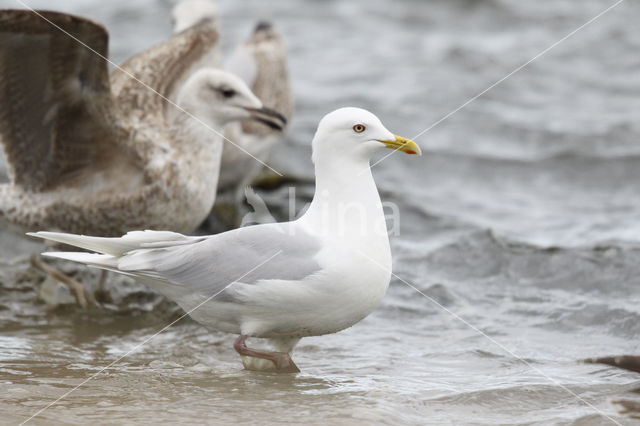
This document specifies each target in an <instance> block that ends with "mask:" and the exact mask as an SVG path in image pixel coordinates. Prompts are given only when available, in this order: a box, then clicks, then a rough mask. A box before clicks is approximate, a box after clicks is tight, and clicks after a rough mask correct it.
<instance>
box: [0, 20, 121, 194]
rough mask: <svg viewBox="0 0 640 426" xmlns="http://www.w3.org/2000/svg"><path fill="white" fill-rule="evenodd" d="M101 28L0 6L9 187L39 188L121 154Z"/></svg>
mask: <svg viewBox="0 0 640 426" xmlns="http://www.w3.org/2000/svg"><path fill="white" fill-rule="evenodd" d="M108 38H109V37H108V34H107V31H106V30H105V29H104V27H102V26H101V25H99V24H97V23H95V22H92V21H90V20H88V19H84V18H79V17H75V16H71V15H67V14H63V13H56V12H45V11H39V12H35V11H29V10H2V11H0V103H1V105H0V142H1V143H2V147H3V150H4V154H5V157H6V161H7V163H8V169H9V177H10V178H11V180H12V182H13V183H14V184H15V185H19V186H21V187H23V188H25V189H29V190H43V189H47V188H51V187H54V186H56V185H57V184H59V183H61V182H62V181H65V180H67V179H72V178H76V179H78V178H80V177H81V175H82V172H83V171H87V170H90V169H93V170H95V169H100V168H102V167H107V166H108V164H110V163H111V161H115V160H119V159H121V158H122V157H123V156H127V154H126V152H125V151H126V150H125V149H123V147H121V146H119V145H118V144H117V142H116V141H117V139H118V132H119V131H120V130H121V129H120V128H119V127H118V126H117V119H116V117H115V110H114V106H113V102H112V98H111V92H110V86H109V78H108V69H107V63H106V61H105V59H104V57H106V55H107V45H108Z"/></svg>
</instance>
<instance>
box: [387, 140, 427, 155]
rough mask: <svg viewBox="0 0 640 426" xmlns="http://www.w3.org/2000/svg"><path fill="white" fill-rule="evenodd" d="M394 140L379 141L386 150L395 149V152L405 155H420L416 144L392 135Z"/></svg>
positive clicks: (420, 151) (420, 152)
mask: <svg viewBox="0 0 640 426" xmlns="http://www.w3.org/2000/svg"><path fill="white" fill-rule="evenodd" d="M394 136H395V139H389V140H380V139H378V142H382V143H383V144H384V145H385V146H386V147H387V148H391V149H395V150H397V151H402V152H406V153H407V154H415V155H422V150H421V149H420V147H419V146H418V144H417V143H415V142H414V141H412V140H411V139H407V138H403V137H402V136H398V135H394Z"/></svg>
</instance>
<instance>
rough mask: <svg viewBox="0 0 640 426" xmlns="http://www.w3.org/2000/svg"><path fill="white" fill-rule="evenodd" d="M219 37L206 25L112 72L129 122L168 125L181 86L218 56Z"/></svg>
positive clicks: (126, 62) (120, 103)
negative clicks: (193, 73) (172, 105)
mask: <svg viewBox="0 0 640 426" xmlns="http://www.w3.org/2000/svg"><path fill="white" fill-rule="evenodd" d="M218 40H219V35H218V32H217V30H216V29H215V28H214V27H213V26H212V25H210V24H209V23H208V22H207V21H205V22H201V23H200V24H197V25H194V26H193V27H190V28H188V29H186V30H185V31H182V32H180V33H178V34H175V35H173V36H172V37H171V38H169V39H168V40H167V41H165V42H162V43H160V44H157V45H156V46H153V47H151V48H149V49H147V50H145V51H144V52H142V53H139V54H137V55H135V56H133V57H132V58H130V59H128V60H127V61H125V62H124V63H123V64H122V65H120V67H118V68H116V69H114V70H113V71H112V72H111V87H112V91H113V94H114V96H115V97H116V99H117V102H118V105H119V106H120V108H121V109H122V110H126V111H129V112H130V114H129V118H137V119H139V120H143V121H150V122H156V123H166V122H167V121H166V120H167V117H168V116H167V111H168V106H169V105H170V104H169V103H168V102H167V101H166V99H169V100H171V101H172V102H175V101H176V97H177V92H178V90H179V89H180V87H181V86H182V83H184V81H185V80H186V79H187V78H188V77H189V75H190V74H191V73H192V72H193V71H194V70H196V69H197V68H198V67H199V66H200V64H201V63H211V62H214V61H215V58H217V57H218V56H219V47H218Z"/></svg>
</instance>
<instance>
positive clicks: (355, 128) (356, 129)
mask: <svg viewBox="0 0 640 426" xmlns="http://www.w3.org/2000/svg"><path fill="white" fill-rule="evenodd" d="M365 129H366V127H364V124H356V125H355V126H353V131H354V132H356V133H362V132H364V131H365Z"/></svg>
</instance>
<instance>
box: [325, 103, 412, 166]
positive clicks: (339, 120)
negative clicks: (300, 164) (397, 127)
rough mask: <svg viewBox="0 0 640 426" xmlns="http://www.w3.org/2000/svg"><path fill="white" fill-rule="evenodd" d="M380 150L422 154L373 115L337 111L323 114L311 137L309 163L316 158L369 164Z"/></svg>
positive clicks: (357, 111)
mask: <svg viewBox="0 0 640 426" xmlns="http://www.w3.org/2000/svg"><path fill="white" fill-rule="evenodd" d="M383 148H390V149H394V150H397V151H402V152H405V153H407V154H416V155H422V151H421V150H420V147H419V146H418V144H416V143H415V142H414V141H412V140H410V139H407V138H403V137H401V136H397V135H394V134H393V133H391V132H390V131H389V130H387V129H386V127H384V125H383V124H382V122H381V121H380V119H379V118H378V117H376V116H375V115H374V114H372V113H370V112H369V111H367V110H364V109H361V108H353V107H347V108H340V109H337V110H335V111H333V112H330V113H329V114H327V115H325V116H324V117H323V118H322V120H320V124H318V130H317V131H316V134H315V136H314V138H313V161H314V163H315V162H316V159H317V158H318V157H320V156H322V157H325V156H329V157H335V156H336V154H339V155H340V156H341V157H349V158H356V159H360V160H365V161H369V160H370V159H371V157H372V156H373V155H374V154H376V153H377V152H378V151H380V150H381V149H383Z"/></svg>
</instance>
